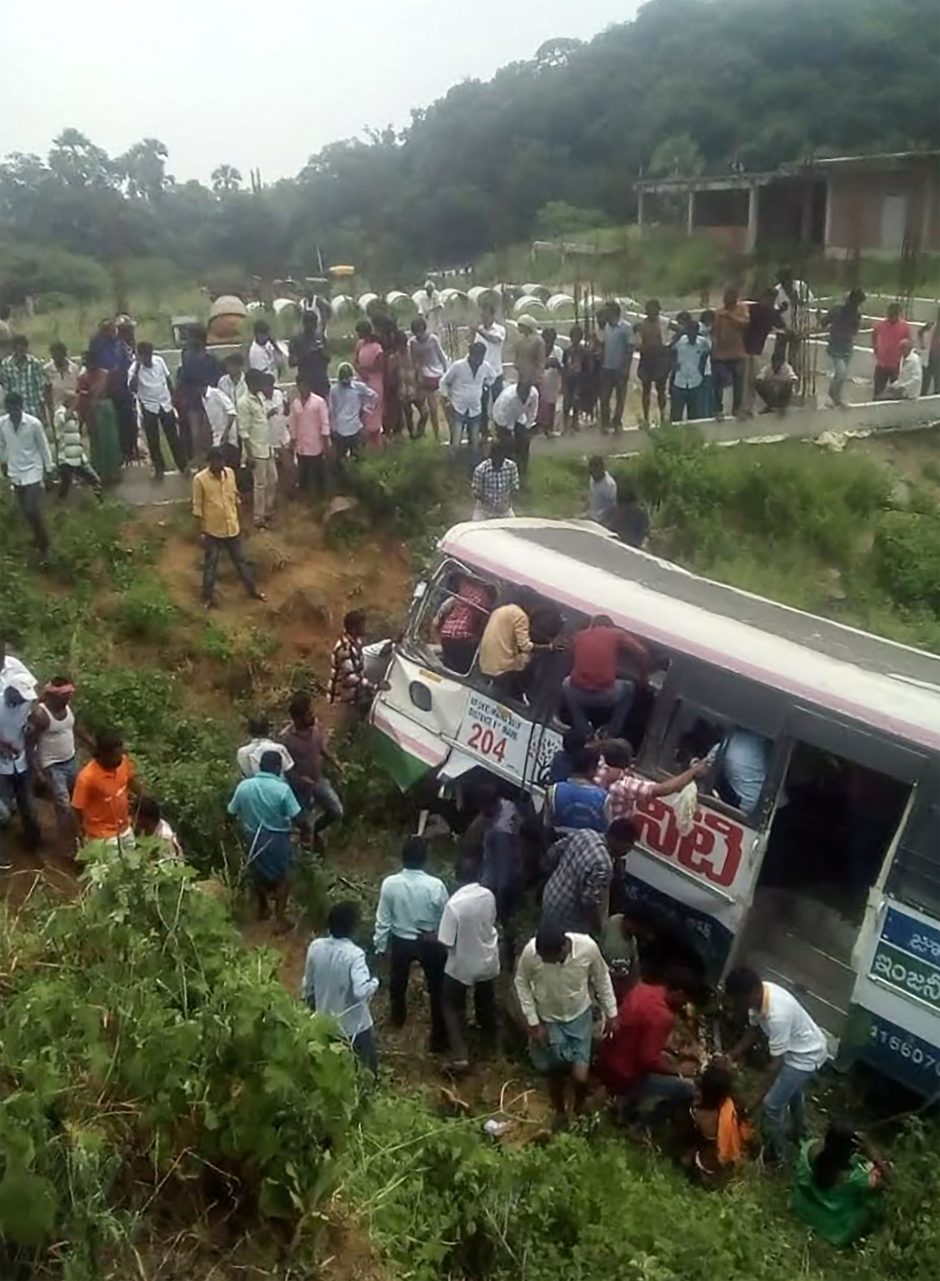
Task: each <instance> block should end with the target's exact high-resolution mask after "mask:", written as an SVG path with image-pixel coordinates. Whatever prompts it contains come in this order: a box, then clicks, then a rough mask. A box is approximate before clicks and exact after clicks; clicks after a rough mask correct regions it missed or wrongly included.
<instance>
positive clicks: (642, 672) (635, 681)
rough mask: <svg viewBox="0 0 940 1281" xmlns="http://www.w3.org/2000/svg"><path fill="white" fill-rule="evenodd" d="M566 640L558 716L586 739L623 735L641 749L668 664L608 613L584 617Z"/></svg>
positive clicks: (634, 747) (646, 643) (645, 642)
mask: <svg viewBox="0 0 940 1281" xmlns="http://www.w3.org/2000/svg"><path fill="white" fill-rule="evenodd" d="M567 644H568V672H567V675H566V678H565V680H564V682H563V684H562V689H561V698H560V700H559V705H558V716H559V719H560V720H561V722H562V723H563V724H567V725H570V726H571V728H572V729H574V730H577V731H579V732H580V733H581V734H583V735H584V737H585V738H589V737H590V736H591V735H592V734H598V735H600V736H601V737H609V738H623V739H626V740H627V742H629V743H630V745H631V747H632V748H633V749H634V752H636V751H638V750H639V748H640V746H641V744H642V742H643V740H644V738H645V736H646V729H647V726H648V724H649V721H650V717H651V715H652V711H653V707H654V705H655V701H656V695H657V693H658V692H659V690H660V689H661V688H662V681H663V678H664V673H665V670H666V666H667V664H666V663H665V662H664V661H661V660H660V659H659V658H658V657H657V655H656V654H654V653H653V650H652V647H651V646H650V644H649V643H648V642H647V641H646V640H645V639H643V638H642V637H640V636H635V635H634V634H633V633H632V632H629V631H627V630H626V629H624V628H621V627H617V626H615V624H614V623H613V622H612V621H611V620H610V619H609V618H606V617H604V616H603V615H600V616H595V617H594V618H593V619H586V618H584V617H583V616H582V617H581V618H579V619H578V621H577V622H576V624H575V626H574V627H573V628H572V629H570V630H569V635H568V642H567Z"/></svg>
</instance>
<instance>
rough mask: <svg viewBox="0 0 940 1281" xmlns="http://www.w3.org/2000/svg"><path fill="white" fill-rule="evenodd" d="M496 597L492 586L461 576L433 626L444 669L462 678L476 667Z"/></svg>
mask: <svg viewBox="0 0 940 1281" xmlns="http://www.w3.org/2000/svg"><path fill="white" fill-rule="evenodd" d="M494 595H495V592H494V589H493V588H492V587H491V586H490V584H489V583H481V582H480V580H479V579H478V578H474V577H473V576H472V575H471V574H464V573H458V574H457V575H456V582H455V583H454V585H453V588H452V594H451V595H449V596H448V597H447V599H446V600H445V601H444V603H443V605H442V606H441V607H440V609H439V610H438V611H437V614H436V615H435V616H434V620H433V622H432V623H431V639H432V641H434V642H435V643H439V644H440V647H441V658H442V659H443V662H444V666H445V667H447V668H449V669H450V671H452V672H457V674H458V675H460V676H466V675H467V673H468V672H469V671H470V668H471V667H472V666H473V660H474V658H475V657H476V652H477V647H478V646H479V644H480V638H481V637H482V635H483V631H484V628H485V627H486V620H487V619H488V618H489V616H490V612H491V610H492V608H493V599H494Z"/></svg>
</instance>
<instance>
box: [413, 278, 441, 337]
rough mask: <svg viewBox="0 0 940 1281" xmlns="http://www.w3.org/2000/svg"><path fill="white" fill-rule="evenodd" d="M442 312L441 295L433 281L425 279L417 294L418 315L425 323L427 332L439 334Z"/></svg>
mask: <svg viewBox="0 0 940 1281" xmlns="http://www.w3.org/2000/svg"><path fill="white" fill-rule="evenodd" d="M443 314H444V304H443V303H442V302H441V295H440V294H439V293H438V291H437V289H436V288H435V286H434V281H433V280H426V281H425V282H424V288H423V289H422V290H421V292H420V293H419V294H418V315H419V316H421V318H422V319H423V320H424V323H425V324H426V325H427V327H428V333H429V334H436V335H439V334H440V332H441V317H442V316H443Z"/></svg>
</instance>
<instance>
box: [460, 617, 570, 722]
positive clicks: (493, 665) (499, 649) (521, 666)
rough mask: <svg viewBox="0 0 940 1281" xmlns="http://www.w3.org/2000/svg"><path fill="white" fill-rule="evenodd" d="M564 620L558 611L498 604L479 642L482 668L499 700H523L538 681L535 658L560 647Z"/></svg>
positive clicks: (537, 666)
mask: <svg viewBox="0 0 940 1281" xmlns="http://www.w3.org/2000/svg"><path fill="white" fill-rule="evenodd" d="M562 625H563V624H562V618H561V615H560V614H559V613H558V611H557V610H556V609H552V608H550V607H544V608H539V607H538V606H536V605H535V604H534V603H529V602H528V601H527V602H526V604H524V605H522V604H518V603H516V602H513V601H509V602H507V604H505V605H499V606H498V607H497V608H496V609H494V610H493V612H492V614H490V616H489V618H488V619H487V623H486V627H485V628H484V629H483V636H482V637H481V639H480V655H479V660H478V662H479V668H480V672H481V673H482V674H483V675H484V676H488V677H490V678H491V680H492V688H493V693H494V695H495V696H496V697H497V698H511V699H516V700H518V701H522V700H524V699H525V698H526V697H527V695H528V693H529V691H530V690H531V689H532V688H533V687H534V685H535V683H536V682H537V680H538V678H539V671H540V664H539V663H538V662H537V661H536V662H534V661H533V660H534V659H537V658H538V657H540V656H541V655H543V654H544V655H547V654H548V653H550V652H551V651H552V650H554V649H556V648H558V644H557V638H558V636H559V635H560V633H561V629H562Z"/></svg>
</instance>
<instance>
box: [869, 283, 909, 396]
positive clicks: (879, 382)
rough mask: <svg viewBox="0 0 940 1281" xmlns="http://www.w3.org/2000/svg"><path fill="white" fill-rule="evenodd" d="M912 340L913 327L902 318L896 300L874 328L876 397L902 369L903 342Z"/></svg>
mask: <svg viewBox="0 0 940 1281" xmlns="http://www.w3.org/2000/svg"><path fill="white" fill-rule="evenodd" d="M905 339H907V341H908V342H911V340H912V338H911V327H910V325H909V324H908V323H907V321H906V320H902V319H901V308H900V307H899V305H898V304H897V303H896V302H893V303H891V305H890V306H889V307H888V310H887V313H886V315H885V318H884V320H879V321H878V324H877V325H875V328H874V329H873V330H872V346H873V348H874V351H875V399H876V400H877V399H878V397H879V396H880V395H881V393H882V392H883V391H884V389H885V388H886V387H887V385H888V383H891V382H894V380H895V378H897V376H898V373H899V371H900V369H901V343H902V342H904V340H905Z"/></svg>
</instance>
